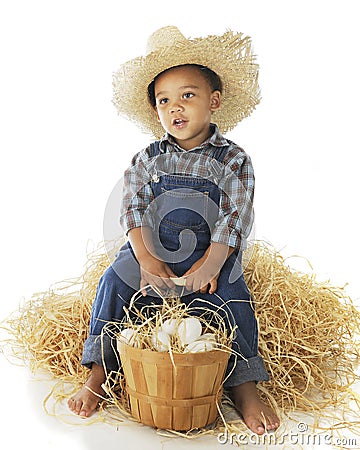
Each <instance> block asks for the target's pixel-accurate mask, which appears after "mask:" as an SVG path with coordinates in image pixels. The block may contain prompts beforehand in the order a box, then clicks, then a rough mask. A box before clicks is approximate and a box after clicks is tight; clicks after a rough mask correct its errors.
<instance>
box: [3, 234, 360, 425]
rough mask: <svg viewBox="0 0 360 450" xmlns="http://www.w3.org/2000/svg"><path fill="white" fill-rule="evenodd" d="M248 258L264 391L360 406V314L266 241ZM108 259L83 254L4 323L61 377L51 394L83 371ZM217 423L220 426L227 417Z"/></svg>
mask: <svg viewBox="0 0 360 450" xmlns="http://www.w3.org/2000/svg"><path fill="white" fill-rule="evenodd" d="M246 259H247V262H246V264H245V265H244V267H245V269H244V276H245V279H246V282H247V285H248V287H249V290H250V292H251V294H252V296H253V299H254V303H255V305H256V317H257V319H258V322H259V354H260V355H261V356H262V357H263V358H264V361H265V364H266V367H267V369H268V371H269V373H270V377H271V380H270V381H269V382H267V383H259V385H258V387H259V389H260V391H261V393H262V395H263V396H264V398H265V399H266V400H267V401H269V402H270V403H271V405H272V406H273V407H274V408H276V409H277V410H281V411H283V412H285V413H290V412H292V411H305V412H311V413H316V414H318V415H319V416H320V417H321V415H322V414H325V412H324V411H325V408H329V407H332V408H338V407H341V408H343V411H345V412H346V411H348V412H350V411H351V407H350V401H352V402H356V403H357V405H358V406H359V404H360V402H359V399H358V397H357V396H356V394H355V393H354V392H353V391H352V390H351V386H352V385H353V383H354V382H355V381H356V380H358V378H359V377H358V376H357V375H356V374H355V370H354V365H355V363H356V361H357V359H358V358H359V355H360V348H359V340H358V337H359V331H360V313H359V311H358V310H357V309H356V307H355V306H354V304H353V302H352V300H351V299H350V298H349V297H348V296H347V295H346V293H345V291H344V289H342V288H339V287H334V286H332V285H331V284H330V283H329V282H318V281H317V280H316V277H315V275H314V274H303V273H300V272H297V271H294V270H292V269H291V268H290V267H289V266H288V264H287V262H286V260H285V259H284V258H283V257H282V256H281V255H280V254H279V253H278V252H277V251H275V249H274V248H272V247H271V246H270V245H268V244H266V243H263V242H255V243H254V245H253V246H252V247H251V249H250V250H249V251H248V254H247V255H245V258H244V260H246ZM108 265H109V257H108V255H107V253H106V252H105V251H104V249H103V248H102V247H100V248H99V249H98V250H96V251H95V252H94V253H92V254H90V255H88V261H87V264H86V266H85V270H84V273H83V275H82V276H80V277H79V278H77V279H74V280H68V281H66V282H62V283H59V284H57V285H55V286H53V287H51V288H50V289H49V290H48V291H46V292H41V293H37V294H34V295H33V297H32V298H31V299H30V300H29V301H27V302H26V303H25V304H23V305H22V306H21V307H20V308H19V310H18V311H16V312H14V313H13V315H12V316H11V317H10V318H8V319H7V321H6V322H4V323H3V325H2V328H5V330H6V331H7V333H8V334H9V339H8V340H7V341H6V342H5V343H4V344H7V347H8V348H10V350H11V354H12V355H13V356H16V357H18V358H20V359H21V360H22V361H23V362H25V363H26V364H28V365H29V366H30V368H31V369H32V371H34V372H36V371H39V370H43V371H46V372H47V373H50V374H51V375H52V377H54V378H55V379H56V380H58V381H59V384H58V385H57V387H56V388H54V389H53V391H52V393H51V395H52V396H53V397H54V398H57V399H64V398H65V397H67V396H68V395H69V389H68V388H67V389H65V388H64V386H65V385H66V386H67V387H68V386H69V385H70V386H71V387H72V388H71V391H75V390H77V389H78V388H79V386H81V385H83V383H84V382H85V380H86V378H87V377H88V374H89V372H88V370H87V369H85V368H84V367H82V366H81V365H80V360H81V355H82V348H83V343H84V341H85V339H86V338H87V334H88V323H89V319H90V312H91V305H92V302H93V299H94V297H95V292H96V287H97V283H98V281H99V278H100V277H101V275H102V273H103V272H104V270H105V269H106V268H107V267H108ZM109 377H110V378H112V380H114V379H116V380H117V383H116V387H115V388H114V383H113V382H110V381H109V380H110V378H109V380H107V382H106V383H105V385H104V387H105V391H106V392H107V394H108V395H109V400H108V404H109V406H110V407H111V408H110V409H109V416H112V415H113V414H114V411H115V413H116V411H119V412H121V413H124V415H125V416H126V417H129V414H128V408H127V405H126V401H127V399H126V396H125V395H124V392H123V389H122V387H123V380H122V379H121V376H120V375H119V374H110V375H109ZM225 404H226V401H225V400H224V405H225ZM343 423H344V424H345V425H344V426H349V422H347V421H346V420H344V422H343ZM225 425H226V424H225ZM216 426H217V427H218V428H217V429H219V430H220V429H223V427H224V423H223V422H222V421H221V422H219V423H218V425H216ZM226 427H227V429H229V430H230V429H231V430H234V428H233V426H232V428H231V427H230V425H226Z"/></svg>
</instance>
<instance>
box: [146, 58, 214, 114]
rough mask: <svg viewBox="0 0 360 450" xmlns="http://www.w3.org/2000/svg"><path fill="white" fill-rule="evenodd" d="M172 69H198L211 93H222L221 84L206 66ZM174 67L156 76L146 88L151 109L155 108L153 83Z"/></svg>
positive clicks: (193, 65)
mask: <svg viewBox="0 0 360 450" xmlns="http://www.w3.org/2000/svg"><path fill="white" fill-rule="evenodd" d="M174 67H196V68H198V69H199V71H200V72H201V73H202V75H203V76H204V78H205V79H206V81H207V82H208V83H209V85H210V88H211V92H214V91H220V93H222V89H223V86H222V82H221V79H220V77H219V75H218V74H217V73H215V72H214V71H213V70H211V69H209V68H208V67H206V66H201V65H200V64H183V65H181V66H174ZM174 67H170V68H169V69H166V70H164V71H163V72H161V73H159V74H158V75H156V77H155V78H154V79H153V81H152V82H151V83H150V84H149V86H148V98H149V101H150V103H151V105H152V106H153V107H155V106H156V99H155V82H156V80H157V79H158V78H159V76H160V75H162V74H163V73H166V72H168V71H169V70H171V69H174Z"/></svg>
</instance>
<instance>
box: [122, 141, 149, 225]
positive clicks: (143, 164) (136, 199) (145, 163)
mask: <svg viewBox="0 0 360 450" xmlns="http://www.w3.org/2000/svg"><path fill="white" fill-rule="evenodd" d="M150 181H151V176H150V172H149V153H148V148H147V149H145V150H142V151H141V152H139V153H138V154H137V155H135V156H134V158H133V159H132V162H131V165H130V167H129V168H128V169H126V170H125V172H124V178H123V195H122V201H121V210H120V224H121V227H122V228H123V230H124V232H125V234H128V232H129V231H130V230H131V229H132V228H136V227H140V226H153V221H152V218H151V214H150V209H149V205H150V204H151V202H152V200H153V199H154V194H153V191H152V189H151V184H150Z"/></svg>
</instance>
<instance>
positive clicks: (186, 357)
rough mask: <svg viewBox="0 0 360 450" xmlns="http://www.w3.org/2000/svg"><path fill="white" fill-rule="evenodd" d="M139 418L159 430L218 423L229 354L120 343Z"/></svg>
mask: <svg viewBox="0 0 360 450" xmlns="http://www.w3.org/2000/svg"><path fill="white" fill-rule="evenodd" d="M117 345H118V350H119V353H120V358H121V363H122V367H123V370H124V376H125V381H126V390H127V393H128V395H129V400H130V409H131V414H132V415H133V417H134V418H135V419H136V420H138V421H139V422H142V423H143V424H145V425H150V426H152V427H156V428H166V429H171V430H178V431H185V430H190V429H192V428H201V427H204V426H206V425H208V424H210V423H212V422H214V420H215V419H216V417H217V415H218V409H217V403H218V404H220V401H221V395H222V383H223V379H224V374H225V370H226V367H227V364H228V359H229V353H227V352H224V351H221V350H212V351H209V352H201V353H183V354H179V353H177V354H173V360H174V364H173V363H172V361H171V358H170V354H169V353H168V352H156V351H152V350H149V349H138V348H134V347H131V346H129V345H127V344H124V343H122V342H119V341H118V344H117Z"/></svg>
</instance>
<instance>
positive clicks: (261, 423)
mask: <svg viewBox="0 0 360 450" xmlns="http://www.w3.org/2000/svg"><path fill="white" fill-rule="evenodd" d="M231 396H232V400H233V402H234V404H235V406H236V409H237V410H238V411H239V412H240V413H241V415H242V417H243V419H244V422H245V424H246V426H247V427H248V428H249V429H250V430H251V431H252V432H254V433H256V434H264V433H265V431H274V430H276V429H277V428H278V427H279V425H280V420H279V418H278V417H277V416H276V414H275V413H274V411H273V410H272V409H271V408H270V406H268V405H267V404H266V403H264V402H263V401H262V400H261V398H260V397H259V394H258V390H257V388H256V384H255V382H253V381H249V382H247V383H244V384H240V385H239V386H234V387H233V388H232V389H231Z"/></svg>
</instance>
